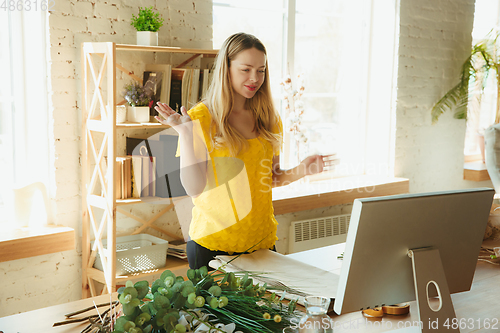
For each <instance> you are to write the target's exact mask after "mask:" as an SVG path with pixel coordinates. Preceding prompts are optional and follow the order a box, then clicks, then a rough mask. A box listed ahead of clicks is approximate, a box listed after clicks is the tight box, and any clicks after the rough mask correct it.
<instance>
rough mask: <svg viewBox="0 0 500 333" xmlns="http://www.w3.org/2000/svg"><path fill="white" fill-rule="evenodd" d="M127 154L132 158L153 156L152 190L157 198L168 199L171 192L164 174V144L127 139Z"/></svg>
mask: <svg viewBox="0 0 500 333" xmlns="http://www.w3.org/2000/svg"><path fill="white" fill-rule="evenodd" d="M126 152H127V155H131V156H144V155H146V156H153V157H154V159H153V161H154V165H152V167H154V168H153V170H154V171H152V172H151V174H152V177H153V179H154V181H153V182H152V183H153V186H152V189H153V190H154V192H155V196H157V197H161V198H168V197H169V192H168V187H167V181H166V174H165V172H164V163H165V152H164V143H163V142H161V141H158V140H149V139H137V138H127V139H126Z"/></svg>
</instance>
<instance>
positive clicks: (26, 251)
mask: <svg viewBox="0 0 500 333" xmlns="http://www.w3.org/2000/svg"><path fill="white" fill-rule="evenodd" d="M74 249H75V230H74V229H71V228H68V227H61V226H46V227H40V228H33V227H26V228H21V229H15V230H9V231H5V230H4V231H2V233H1V235H0V262H4V261H9V260H16V259H22V258H29V257H33V256H34V253H35V254H36V255H42V254H49V253H56V252H62V251H68V250H74Z"/></svg>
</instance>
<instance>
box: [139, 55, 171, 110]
mask: <svg viewBox="0 0 500 333" xmlns="http://www.w3.org/2000/svg"><path fill="white" fill-rule="evenodd" d="M146 71H149V72H156V73H161V75H162V84H161V92H160V98H159V101H161V102H162V103H167V104H168V103H169V102H170V80H171V76H172V66H171V65H168V64H146ZM144 82H145V81H144ZM155 115H156V111H155Z"/></svg>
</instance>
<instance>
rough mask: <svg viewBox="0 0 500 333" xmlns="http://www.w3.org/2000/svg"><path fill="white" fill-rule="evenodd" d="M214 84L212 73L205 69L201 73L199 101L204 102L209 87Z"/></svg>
mask: <svg viewBox="0 0 500 333" xmlns="http://www.w3.org/2000/svg"><path fill="white" fill-rule="evenodd" d="M210 82H212V71H211V70H209V69H203V70H201V71H200V89H199V99H200V100H202V99H203V97H205V94H206V93H207V90H208V87H209V86H210Z"/></svg>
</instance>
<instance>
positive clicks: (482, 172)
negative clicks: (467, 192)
mask: <svg viewBox="0 0 500 333" xmlns="http://www.w3.org/2000/svg"><path fill="white" fill-rule="evenodd" d="M464 179H465V180H472V181H476V182H481V181H485V180H490V175H489V174H488V170H486V165H485V164H484V163H483V162H481V161H476V162H469V163H464Z"/></svg>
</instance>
